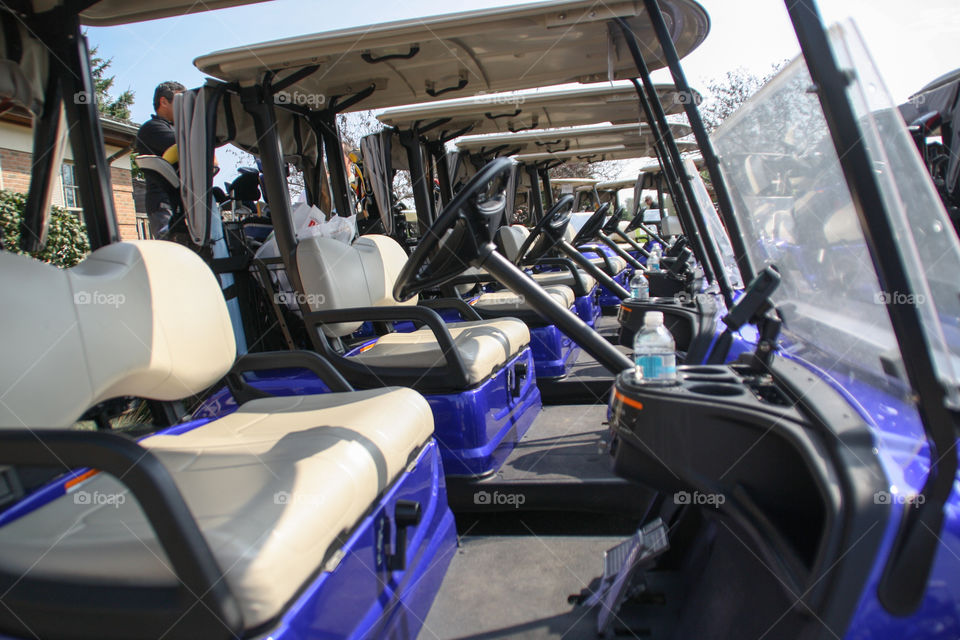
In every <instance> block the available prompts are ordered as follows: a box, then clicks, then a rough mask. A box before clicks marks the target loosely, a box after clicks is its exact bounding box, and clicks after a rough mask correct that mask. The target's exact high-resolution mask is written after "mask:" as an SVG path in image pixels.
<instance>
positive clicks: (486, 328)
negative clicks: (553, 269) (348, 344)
mask: <svg viewBox="0 0 960 640" xmlns="http://www.w3.org/2000/svg"><path fill="white" fill-rule="evenodd" d="M447 329H449V331H450V335H451V336H452V337H453V341H454V344H455V345H456V347H457V350H458V351H460V357H461V358H462V359H463V363H464V365H465V366H466V369H467V380H468V382H469V384H471V385H474V384H477V383H479V382H481V381H483V380H485V379H486V378H488V377H490V375H491V374H492V373H493V372H494V371H496V370H497V369H499V368H500V367H502V366H503V365H505V364H506V363H507V361H508V360H510V359H511V358H513V357H514V356H515V355H517V354H518V353H520V350H521V349H523V348H524V347H525V346H527V345H528V344H529V343H530V330H529V329H527V325H525V324H524V323H523V322H521V321H519V320H517V319H515V318H500V319H497V320H472V321H470V322H453V323H450V324H448V325H447ZM353 359H354V360H358V361H360V362H362V363H364V364H366V365H368V366H371V367H397V368H410V367H413V368H417V369H420V368H424V369H426V368H430V367H439V366H442V365H443V364H444V362H445V359H444V357H443V352H442V351H441V350H440V345H438V344H437V340H436V337H435V336H434V335H433V332H432V331H431V330H430V329H429V328H426V327H425V328H423V329H417V330H416V331H411V332H409V333H388V334H387V335H385V336H382V337H381V338H380V339H379V340H377V342H376V343H375V344H374V345H373V346H372V347H370V348H368V349H367V350H366V351H364V352H362V353H360V354H357V355H356V356H353Z"/></svg>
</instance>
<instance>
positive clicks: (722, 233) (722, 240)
mask: <svg viewBox="0 0 960 640" xmlns="http://www.w3.org/2000/svg"><path fill="white" fill-rule="evenodd" d="M683 166H684V168H685V169H686V170H687V175H688V176H690V184H691V186H692V187H693V194H694V195H695V196H696V198H697V202H698V203H699V204H700V210H701V211H703V215H704V217H705V218H706V221H707V227H708V231H709V236H710V237H709V238H708V242H712V243H713V244H714V246H715V247H716V248H717V254H718V255H719V256H720V260H721V261H722V262H723V270H724V271H725V272H726V274H727V281H728V282H729V283H730V286H731V287H733V288H734V289H742V288H743V278H742V277H741V276H740V268H739V267H737V260H736V258H735V257H734V255H733V246H732V245H731V244H730V237H729V236H728V235H727V229H726V227H724V226H723V222H721V221H720V214H719V213H717V209H716V207H714V206H713V201H712V200H711V199H710V193H709V192H708V191H707V185H705V184H704V183H703V178H701V177H700V172H699V171H697V167H696V166H695V165H694V164H693V160H690V159H689V158H687V159H686V160H685V161H684V163H683Z"/></svg>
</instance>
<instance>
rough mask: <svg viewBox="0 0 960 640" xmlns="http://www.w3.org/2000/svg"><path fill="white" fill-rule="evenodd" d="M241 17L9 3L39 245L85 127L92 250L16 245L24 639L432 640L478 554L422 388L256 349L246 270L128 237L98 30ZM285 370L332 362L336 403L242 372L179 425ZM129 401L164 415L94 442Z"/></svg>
mask: <svg viewBox="0 0 960 640" xmlns="http://www.w3.org/2000/svg"><path fill="white" fill-rule="evenodd" d="M237 4H243V3H242V2H227V1H217V2H212V3H208V4H206V5H204V6H203V7H202V8H197V7H196V6H195V4H194V3H186V2H178V1H166V2H150V3H137V2H122V3H121V2H109V1H106V2H99V3H95V2H87V3H80V4H76V3H45V4H44V7H43V8H42V9H41V8H38V9H33V8H32V6H31V5H30V4H29V3H18V8H17V12H16V14H14V13H13V12H12V11H11V10H10V8H5V10H4V11H3V12H2V13H0V19H2V20H3V22H4V25H5V29H4V41H5V44H6V47H5V49H4V50H5V52H6V54H5V56H4V59H3V65H4V69H5V70H6V72H7V76H6V77H7V78H8V79H10V80H11V83H10V84H7V85H4V87H3V88H2V89H0V90H2V91H3V93H4V98H5V101H9V102H12V103H14V104H17V105H19V106H21V107H24V108H27V109H31V110H32V111H33V114H34V119H35V123H34V124H35V128H34V141H35V147H34V158H35V159H36V161H35V164H34V166H33V173H32V176H31V177H32V179H31V183H30V192H29V195H28V205H27V208H26V212H25V216H24V224H23V229H24V230H25V231H26V232H25V233H23V234H22V235H21V238H22V244H23V245H24V246H23V248H24V249H32V248H35V247H37V245H41V246H42V243H43V238H44V237H45V232H46V215H47V212H48V210H49V196H50V193H51V188H52V184H53V180H54V179H55V177H56V175H57V173H56V172H57V163H58V162H59V159H58V158H59V154H58V153H57V150H58V149H59V148H60V147H59V144H60V143H62V142H63V141H64V135H63V131H65V129H60V127H59V125H60V124H61V122H62V121H64V120H65V122H66V124H67V125H69V132H70V142H71V144H72V147H73V158H74V160H75V166H76V169H75V171H76V175H77V177H78V188H79V190H80V199H81V201H82V203H83V205H84V219H85V221H86V223H87V225H86V228H87V232H88V235H89V240H90V244H91V246H92V252H91V254H90V255H89V256H88V257H87V258H86V259H85V260H84V261H83V262H82V263H80V264H79V265H77V266H76V267H73V268H70V269H58V268H56V267H53V266H51V265H47V264H43V263H41V262H38V261H36V260H34V259H32V258H30V257H29V256H23V255H16V254H13V253H9V252H3V253H0V262H2V263H3V268H2V270H0V273H2V274H3V276H2V278H0V288H2V289H3V294H4V300H5V305H4V310H5V313H4V314H3V315H2V319H0V330H2V331H3V334H4V336H5V338H6V340H7V341H8V342H7V345H8V347H9V348H8V349H7V352H6V354H5V358H4V363H3V366H2V367H0V388H2V390H3V391H2V394H3V402H2V409H0V441H2V446H0V451H2V462H3V463H4V464H5V465H11V466H5V467H4V468H3V477H4V486H5V487H7V488H8V489H9V490H10V493H11V494H12V496H7V500H6V501H5V503H4V509H3V511H2V513H0V538H2V543H0V584H2V587H0V588H2V590H3V603H4V606H3V608H2V612H0V635H2V637H4V638H36V637H43V638H98V639H100V638H157V637H170V638H223V639H228V638H237V637H251V636H263V635H269V636H270V637H273V638H294V637H301V638H302V637H305V636H307V635H315V634H316V633H317V630H318V629H322V630H323V633H325V634H331V635H336V636H338V637H361V636H367V635H371V634H372V635H376V636H388V635H397V634H400V635H409V634H416V632H417V630H418V629H419V628H420V625H421V624H422V620H423V618H424V617H425V615H426V612H427V610H428V609H429V607H430V604H431V602H432V600H433V597H434V594H435V593H436V590H437V588H438V586H439V583H440V580H441V579H442V577H443V574H444V572H445V569H446V567H447V565H448V564H449V561H450V559H451V557H452V555H453V553H454V551H455V529H454V521H453V517H452V514H451V512H450V510H449V508H448V506H447V503H446V495H445V492H444V484H443V474H442V471H441V469H440V460H439V453H438V448H437V444H436V441H435V439H434V437H433V416H432V414H431V412H430V410H429V407H428V405H427V404H426V402H425V401H424V399H423V398H422V397H421V396H419V395H418V394H417V393H416V392H414V391H412V390H410V389H402V388H384V389H380V390H374V391H365V392H357V391H353V390H352V388H351V387H350V386H349V385H348V384H347V383H346V381H345V380H343V378H342V377H341V376H339V375H338V374H337V373H336V372H335V371H334V370H333V369H332V368H330V367H329V365H328V364H327V363H326V362H324V361H323V360H322V359H321V358H319V357H317V356H316V355H315V354H310V353H305V352H297V351H285V352H281V353H266V352H265V353H259V354H256V355H246V356H240V357H239V358H237V348H236V341H235V335H234V326H233V320H232V318H231V314H230V311H229V310H228V305H227V302H226V300H225V297H224V292H223V289H222V288H223V286H224V283H223V280H222V278H221V279H220V280H219V281H218V279H217V277H215V276H214V274H213V273H212V272H211V270H210V268H209V267H208V266H207V264H205V263H204V262H203V260H201V258H200V257H198V255H197V254H195V253H194V252H193V251H191V250H189V249H187V248H185V247H182V246H180V245H177V244H175V243H172V242H163V241H136V242H121V241H119V237H118V233H117V226H116V225H117V220H116V216H115V215H114V210H113V199H112V196H111V187H110V174H109V170H104V167H109V165H108V163H107V162H106V161H105V160H104V147H103V138H102V134H101V128H100V122H99V118H98V115H97V108H96V105H95V102H94V101H93V100H92V99H90V98H89V97H90V96H92V95H94V91H93V78H92V77H91V75H90V66H89V65H90V61H89V53H88V49H87V42H86V38H85V37H84V36H83V33H82V28H83V25H87V24H89V25H111V24H126V23H129V22H134V21H138V20H144V19H152V18H160V17H166V16H175V15H184V14H187V13H190V12H195V11H199V10H208V9H214V8H219V7H226V6H230V5H237ZM78 96H86V98H85V99H80V98H78ZM64 116H65V118H64ZM239 337H240V336H237V337H236V338H239ZM264 365H267V366H276V367H285V366H299V367H304V368H306V369H308V370H311V371H313V372H314V373H313V375H314V376H316V377H318V378H319V379H322V380H323V381H324V383H325V384H326V386H327V388H328V390H329V393H326V394H324V395H322V396H317V395H289V394H288V395H287V396H286V397H283V398H278V397H272V396H269V394H266V393H263V392H262V391H260V392H258V393H257V394H254V395H253V396H252V395H251V394H248V393H244V392H243V389H244V388H245V387H244V384H243V383H242V382H239V383H237V385H235V386H234V388H235V389H236V390H237V395H236V398H235V399H236V402H237V404H238V405H239V407H238V408H237V410H236V411H235V412H234V413H232V414H231V415H230V416H227V417H224V418H223V419H220V420H199V421H186V422H176V423H174V422H171V420H170V418H171V417H172V418H173V419H174V420H176V419H177V416H176V415H175V414H174V415H171V412H170V411H166V410H165V409H170V408H171V405H172V404H173V403H174V402H175V401H179V400H182V399H184V398H189V397H190V396H193V395H195V394H198V393H203V392H205V391H206V390H207V389H208V388H209V387H210V386H211V385H216V384H218V383H219V382H220V381H221V380H223V379H224V378H226V379H233V378H235V377H241V376H242V375H243V372H244V371H251V370H256V369H258V368H260V367H262V366H264ZM118 396H122V397H126V396H136V397H143V398H147V399H150V400H151V401H152V406H153V407H154V409H155V411H154V418H155V424H153V425H149V426H148V427H147V428H141V429H140V430H138V431H133V432H129V433H126V434H123V433H114V432H109V431H99V430H98V431H85V430H78V429H76V428H75V426H74V423H76V421H77V420H78V419H79V418H80V416H81V415H82V414H84V413H85V412H87V410H88V409H90V408H91V407H97V406H102V404H103V403H104V401H109V400H111V399H113V398H116V397H118ZM387 421H389V422H390V426H391V428H390V429H389V430H386V429H384V427H383V425H384V424H385V423H386V422H387ZM151 431H152V432H153V433H150V434H149V435H146V436H143V434H144V433H145V432H151ZM141 436H143V437H141ZM11 497H12V499H13V500H12V501H11V500H10V498H11Z"/></svg>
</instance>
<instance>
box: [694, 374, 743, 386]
mask: <svg viewBox="0 0 960 640" xmlns="http://www.w3.org/2000/svg"><path fill="white" fill-rule="evenodd" d="M683 379H684V380H686V381H687V382H710V383H718V382H720V383H725V384H738V383H739V382H740V380H739V379H738V378H737V376H732V375H730V374H727V375H723V376H720V375H717V376H690V375H684V376H683Z"/></svg>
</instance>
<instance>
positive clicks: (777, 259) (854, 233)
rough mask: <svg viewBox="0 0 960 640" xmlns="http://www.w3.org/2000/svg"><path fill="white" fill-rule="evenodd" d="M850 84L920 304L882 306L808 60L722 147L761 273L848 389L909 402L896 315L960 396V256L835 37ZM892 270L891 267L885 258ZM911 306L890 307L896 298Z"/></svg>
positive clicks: (801, 346)
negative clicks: (777, 276) (904, 318)
mask: <svg viewBox="0 0 960 640" xmlns="http://www.w3.org/2000/svg"><path fill="white" fill-rule="evenodd" d="M830 36H831V42H832V46H833V49H834V53H835V55H836V56H837V59H838V61H839V63H840V66H841V68H845V69H848V70H849V71H850V77H851V78H852V82H851V84H850V88H849V99H850V101H851V104H852V105H853V106H854V108H855V110H856V113H857V116H858V119H859V122H860V127H861V130H862V134H863V137H864V142H865V144H866V147H867V150H868V153H869V155H870V158H871V161H872V165H873V170H874V171H875V174H876V176H877V177H878V179H879V182H880V187H881V191H882V196H883V198H884V201H885V205H886V208H887V211H888V215H889V217H890V218H891V221H890V223H891V224H892V225H893V226H894V228H895V230H896V232H897V235H898V237H899V238H900V247H901V254H902V257H903V260H904V262H905V264H906V267H907V270H908V275H909V278H910V280H911V287H912V292H909V293H908V292H892V293H891V294H890V295H888V294H886V293H882V292H881V289H880V286H879V281H878V277H877V272H876V270H875V267H874V263H873V260H872V258H871V255H870V253H869V251H868V249H867V245H866V241H865V237H864V234H863V231H862V229H861V226H860V222H859V219H858V217H857V213H856V209H855V208H854V205H853V200H852V198H851V195H850V192H849V190H848V188H847V183H846V181H845V179H844V175H843V172H842V169H841V166H840V164H839V160H838V155H837V151H836V150H835V148H834V146H833V142H832V139H831V137H830V133H829V130H828V128H827V123H826V121H825V119H824V115H823V112H822V110H821V108H820V103H819V100H818V98H817V95H816V93H815V92H813V91H811V86H812V82H811V79H810V76H809V74H808V72H807V68H806V66H805V64H804V62H803V59H802V58H798V59H796V60H794V61H793V62H791V63H790V64H789V65H788V66H787V67H786V68H785V69H784V70H783V71H782V72H781V73H780V74H779V75H778V76H777V77H775V78H774V79H773V80H771V81H770V82H769V83H768V84H767V85H766V86H765V87H764V88H763V89H762V90H761V91H759V92H758V93H757V95H756V96H754V97H753V98H752V99H751V100H750V101H749V102H748V103H747V104H746V105H744V106H743V107H742V108H741V109H740V110H739V111H738V112H737V113H735V114H734V115H733V116H732V117H731V118H729V119H728V120H727V122H725V123H724V125H723V126H722V127H721V128H720V129H719V130H718V131H717V133H716V134H715V136H714V143H715V145H716V149H717V152H718V153H719V155H720V157H721V163H722V166H723V171H724V174H725V176H726V178H727V182H728V185H729V187H730V188H731V190H732V192H733V193H732V195H733V198H734V202H735V209H736V215H737V218H738V220H739V222H740V226H741V229H742V232H743V233H744V234H745V240H746V245H747V249H748V253H749V257H750V259H751V261H752V263H753V266H754V267H755V268H757V269H759V268H762V267H763V266H765V265H775V266H776V268H777V269H778V270H779V271H780V273H781V276H782V284H781V286H780V288H779V289H778V291H777V292H776V294H775V296H774V298H775V303H776V304H777V307H778V309H779V311H780V313H781V315H782V317H783V320H784V325H785V337H786V338H787V339H788V340H789V341H790V342H792V343H793V344H794V345H795V347H796V348H797V349H798V350H799V351H801V352H802V355H803V356H804V357H805V358H807V359H808V360H810V361H811V362H813V363H814V364H815V365H818V366H820V367H822V368H823V369H825V370H827V371H830V372H832V373H834V375H836V376H838V377H841V379H849V378H850V377H853V378H856V379H863V380H864V381H869V382H871V383H873V384H876V383H877V382H878V381H879V382H881V383H882V385H883V386H884V387H890V386H892V387H894V388H896V389H898V390H899V391H900V392H901V393H903V394H904V395H906V394H907V393H908V392H909V390H908V389H907V388H906V385H905V382H904V376H903V374H902V361H903V357H909V356H910V354H901V353H900V350H899V347H898V345H897V341H896V339H895V336H894V333H893V329H892V326H891V323H890V319H889V316H888V314H887V309H886V306H885V305H886V304H888V303H890V302H895V303H908V304H914V305H916V306H917V307H918V309H919V310H920V313H921V317H922V321H923V329H924V332H925V338H926V341H927V344H928V345H929V348H930V349H931V352H932V355H933V358H934V360H935V362H936V366H937V369H938V372H939V374H940V377H941V379H942V380H943V381H944V383H945V384H947V385H948V386H949V387H950V389H951V392H950V393H951V395H952V401H956V399H957V394H956V389H957V377H956V371H957V356H956V354H957V353H958V347H960V331H958V323H960V298H958V293H960V288H958V282H960V280H958V279H957V274H958V273H960V247H958V243H957V238H956V236H955V235H954V234H953V232H952V229H951V226H950V224H949V222H948V220H947V217H946V213H945V212H944V210H943V208H942V206H941V204H940V202H939V199H938V198H937V194H936V192H935V190H934V187H933V185H932V184H931V182H930V180H929V178H928V177H927V175H926V174H925V172H924V170H923V166H922V164H921V161H920V158H919V156H918V154H917V152H916V149H915V147H914V146H913V144H912V141H911V139H910V137H909V134H908V133H907V131H906V129H905V127H904V125H903V121H902V119H901V118H900V116H899V113H898V112H897V110H896V107H895V104H894V103H893V101H892V100H891V99H890V96H889V94H888V93H887V91H886V89H885V87H884V85H883V84H882V82H881V80H880V78H879V75H878V74H877V71H876V69H875V67H874V65H873V62H872V60H871V59H870V57H869V55H868V54H867V53H866V50H865V48H864V47H863V44H862V40H861V39H860V37H859V34H858V33H857V32H856V30H855V28H854V27H852V25H850V26H844V27H835V28H834V29H832V30H831V33H830ZM881 259H882V258H881ZM908 295H909V296H911V299H910V300H901V299H899V298H898V299H897V300H890V299H888V298H891V297H892V296H908Z"/></svg>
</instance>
